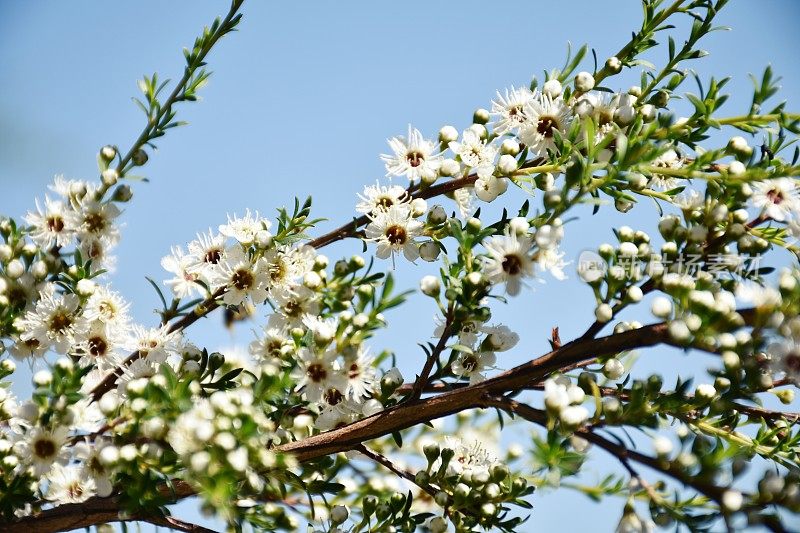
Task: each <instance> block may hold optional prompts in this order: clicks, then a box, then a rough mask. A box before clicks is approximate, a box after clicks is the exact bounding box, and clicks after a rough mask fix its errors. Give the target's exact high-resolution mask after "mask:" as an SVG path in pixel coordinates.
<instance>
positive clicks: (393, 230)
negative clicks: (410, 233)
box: [386, 226, 407, 245]
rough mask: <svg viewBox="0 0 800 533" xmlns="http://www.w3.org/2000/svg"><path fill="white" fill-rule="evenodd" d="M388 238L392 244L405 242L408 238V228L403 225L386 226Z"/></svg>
mask: <svg viewBox="0 0 800 533" xmlns="http://www.w3.org/2000/svg"><path fill="white" fill-rule="evenodd" d="M386 239H387V240H388V241H389V243H390V244H394V245H399V244H405V242H406V239H407V234H406V229H405V228H404V227H403V226H389V227H388V228H386Z"/></svg>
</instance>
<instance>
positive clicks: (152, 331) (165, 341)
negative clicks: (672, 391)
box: [126, 325, 180, 364]
mask: <svg viewBox="0 0 800 533" xmlns="http://www.w3.org/2000/svg"><path fill="white" fill-rule="evenodd" d="M126 344H127V346H128V348H129V349H130V350H131V351H136V352H137V353H138V354H139V357H140V359H144V360H147V361H148V362H152V363H156V364H159V363H163V362H164V361H166V360H167V357H169V356H170V355H171V354H174V353H177V352H178V351H179V350H180V333H178V332H177V331H175V332H172V331H170V329H169V326H162V327H160V328H144V327H142V326H138V325H137V326H133V328H132V330H131V333H130V335H129V337H128V340H127V341H126Z"/></svg>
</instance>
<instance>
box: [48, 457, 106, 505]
mask: <svg viewBox="0 0 800 533" xmlns="http://www.w3.org/2000/svg"><path fill="white" fill-rule="evenodd" d="M47 477H48V480H49V481H50V486H49V487H48V489H47V499H48V500H50V501H52V502H56V503H59V504H63V503H81V502H85V501H86V500H88V499H89V498H91V497H92V496H94V495H95V492H96V487H95V483H94V480H93V479H92V478H90V477H88V476H86V475H85V474H84V473H83V472H82V471H81V469H80V468H78V467H77V466H62V465H60V464H55V465H53V469H52V470H51V472H50V473H49V474H48V476H47Z"/></svg>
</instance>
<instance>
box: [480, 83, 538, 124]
mask: <svg viewBox="0 0 800 533" xmlns="http://www.w3.org/2000/svg"><path fill="white" fill-rule="evenodd" d="M533 98H534V93H533V92H531V91H530V89H528V88H527V87H520V88H519V89H515V88H514V87H513V86H512V87H511V90H508V89H506V90H505V91H504V92H503V94H501V93H500V91H497V100H492V113H491V114H492V116H493V117H495V118H494V121H493V122H492V128H493V129H494V132H495V133H496V134H497V135H503V134H505V133H516V132H517V131H519V128H520V127H522V126H523V125H524V124H525V123H526V122H527V120H528V117H527V116H526V115H525V107H526V106H527V104H528V103H529V102H530V101H531V100H532V99H533Z"/></svg>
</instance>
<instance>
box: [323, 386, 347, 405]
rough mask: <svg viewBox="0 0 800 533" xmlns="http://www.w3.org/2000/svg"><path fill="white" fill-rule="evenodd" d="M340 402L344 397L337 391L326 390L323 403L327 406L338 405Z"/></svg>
mask: <svg viewBox="0 0 800 533" xmlns="http://www.w3.org/2000/svg"><path fill="white" fill-rule="evenodd" d="M342 400H344V395H343V394H342V393H341V392H339V389H328V390H326V391H325V401H326V402H327V403H328V405H338V404H339V402H341V401H342Z"/></svg>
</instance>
